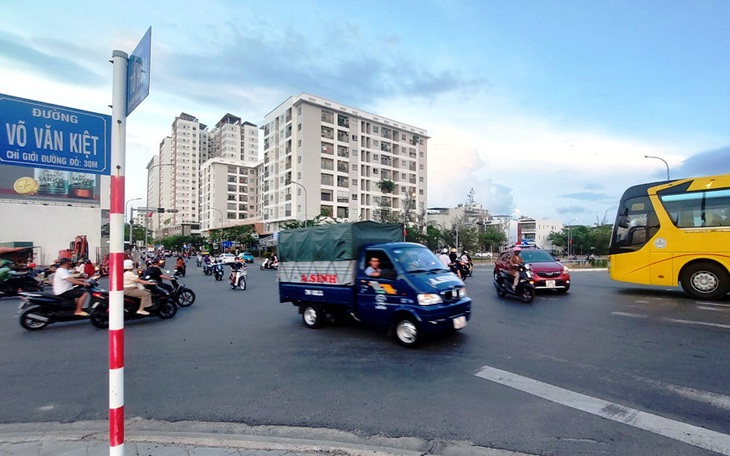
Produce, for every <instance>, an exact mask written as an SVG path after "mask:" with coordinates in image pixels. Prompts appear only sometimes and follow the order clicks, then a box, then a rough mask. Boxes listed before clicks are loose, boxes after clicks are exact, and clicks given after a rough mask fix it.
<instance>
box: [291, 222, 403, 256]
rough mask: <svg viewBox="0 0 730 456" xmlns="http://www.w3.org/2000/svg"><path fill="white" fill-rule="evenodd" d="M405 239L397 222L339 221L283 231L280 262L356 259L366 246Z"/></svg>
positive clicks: (401, 227)
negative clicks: (332, 223)
mask: <svg viewBox="0 0 730 456" xmlns="http://www.w3.org/2000/svg"><path fill="white" fill-rule="evenodd" d="M402 240H403V226H402V225H400V224H397V223H377V222H369V221H366V222H354V223H338V224H335V225H324V226H312V227H308V228H298V229H296V230H284V231H281V232H279V245H278V253H279V260H280V261H340V260H356V259H358V256H359V252H360V250H361V249H362V248H363V247H364V246H366V245H370V244H380V243H385V242H399V241H402Z"/></svg>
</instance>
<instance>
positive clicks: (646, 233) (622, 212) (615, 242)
mask: <svg viewBox="0 0 730 456" xmlns="http://www.w3.org/2000/svg"><path fill="white" fill-rule="evenodd" d="M658 230H659V221H658V219H657V216H656V212H655V211H654V207H653V206H652V204H651V201H650V200H649V197H648V196H638V197H634V198H628V199H625V200H624V201H622V204H621V207H619V211H618V215H617V217H616V224H615V225H614V232H613V236H612V238H611V245H610V247H609V254H614V253H621V252H631V251H636V250H639V249H640V248H642V247H643V246H644V245H645V244H646V243H647V242H648V241H649V239H651V238H652V237H653V236H654V235H655V234H656V232H657V231H658Z"/></svg>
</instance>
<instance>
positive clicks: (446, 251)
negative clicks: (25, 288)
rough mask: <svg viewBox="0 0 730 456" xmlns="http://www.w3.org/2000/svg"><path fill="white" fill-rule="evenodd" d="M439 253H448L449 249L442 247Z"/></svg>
mask: <svg viewBox="0 0 730 456" xmlns="http://www.w3.org/2000/svg"><path fill="white" fill-rule="evenodd" d="M441 253H449V249H446V248H444V249H442V250H441Z"/></svg>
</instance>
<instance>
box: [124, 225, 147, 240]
mask: <svg viewBox="0 0 730 456" xmlns="http://www.w3.org/2000/svg"><path fill="white" fill-rule="evenodd" d="M144 230H145V228H144V226H142V225H138V224H136V223H133V224H132V241H133V242H134V241H144ZM124 241H125V242H127V241H129V223H125V224H124Z"/></svg>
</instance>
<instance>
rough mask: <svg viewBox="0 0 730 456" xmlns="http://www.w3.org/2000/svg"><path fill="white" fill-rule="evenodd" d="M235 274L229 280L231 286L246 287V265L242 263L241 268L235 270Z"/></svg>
mask: <svg viewBox="0 0 730 456" xmlns="http://www.w3.org/2000/svg"><path fill="white" fill-rule="evenodd" d="M235 274H236V275H235V276H234V277H233V280H232V281H231V288H233V289H236V287H238V288H240V289H241V290H245V289H246V277H247V276H248V272H246V265H245V264H244V265H243V267H242V268H241V269H239V270H238V271H235Z"/></svg>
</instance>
